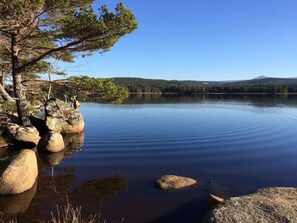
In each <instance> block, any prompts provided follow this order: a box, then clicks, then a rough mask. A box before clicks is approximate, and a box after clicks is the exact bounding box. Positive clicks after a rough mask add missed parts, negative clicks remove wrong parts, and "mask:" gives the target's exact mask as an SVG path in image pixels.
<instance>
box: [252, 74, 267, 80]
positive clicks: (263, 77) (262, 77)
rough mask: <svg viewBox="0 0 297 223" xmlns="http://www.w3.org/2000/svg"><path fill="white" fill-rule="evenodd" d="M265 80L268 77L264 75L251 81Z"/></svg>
mask: <svg viewBox="0 0 297 223" xmlns="http://www.w3.org/2000/svg"><path fill="white" fill-rule="evenodd" d="M265 78H269V77H267V76H265V75H261V76H258V77H255V78H253V80H261V79H265Z"/></svg>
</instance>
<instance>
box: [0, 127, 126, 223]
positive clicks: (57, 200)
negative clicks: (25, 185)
mask: <svg viewBox="0 0 297 223" xmlns="http://www.w3.org/2000/svg"><path fill="white" fill-rule="evenodd" d="M63 137H64V142H65V145H66V148H65V150H63V151H60V152H57V153H36V155H37V160H38V166H39V176H38V179H37V180H36V183H35V184H34V186H33V187H32V188H31V189H30V190H28V191H26V192H24V193H22V194H18V195H13V196H0V220H3V221H4V222H6V221H7V222H8V221H9V220H14V219H17V221H18V222H40V221H41V220H49V219H51V216H50V211H53V210H55V209H56V205H63V204H64V203H65V202H66V200H67V199H66V198H69V200H70V202H71V204H73V205H74V206H81V205H82V206H83V210H84V211H83V215H85V216H88V215H89V214H98V213H99V210H100V208H101V206H102V201H103V199H104V198H105V197H112V196H115V195H116V194H117V193H118V192H119V191H123V190H127V188H128V182H127V181H126V180H125V179H123V178H122V177H121V176H120V175H119V174H117V175H114V176H111V177H106V178H100V179H98V178H97V179H92V180H88V181H85V182H83V183H81V184H79V185H77V184H76V180H77V179H76V174H77V168H76V167H62V166H59V165H60V164H61V163H62V162H63V159H64V158H66V159H67V158H71V157H73V156H74V155H75V152H77V151H80V150H81V147H82V146H83V144H84V133H79V134H68V135H64V136H63ZM1 154H3V156H4V155H5V156H6V155H8V154H10V151H9V150H1ZM76 185H77V186H76ZM93 210H96V212H95V213H94V211H93ZM16 214H17V215H16Z"/></svg>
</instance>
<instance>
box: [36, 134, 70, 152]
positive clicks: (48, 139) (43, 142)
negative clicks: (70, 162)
mask: <svg viewBox="0 0 297 223" xmlns="http://www.w3.org/2000/svg"><path fill="white" fill-rule="evenodd" d="M64 148H65V145H64V141H63V136H62V135H61V134H60V133H58V132H52V131H50V132H48V133H46V134H45V135H43V136H42V137H41V139H40V140H39V143H38V146H37V149H38V151H40V152H59V151H62V150H63V149H64Z"/></svg>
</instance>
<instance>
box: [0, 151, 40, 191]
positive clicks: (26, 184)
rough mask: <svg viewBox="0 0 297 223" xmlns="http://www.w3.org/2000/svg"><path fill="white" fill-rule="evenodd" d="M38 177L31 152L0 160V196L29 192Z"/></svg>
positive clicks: (23, 152) (18, 153)
mask: <svg viewBox="0 0 297 223" xmlns="http://www.w3.org/2000/svg"><path fill="white" fill-rule="evenodd" d="M37 175H38V167H37V159H36V155H35V153H34V152H33V151H32V150H28V149H25V150H22V151H20V152H17V153H15V154H14V155H11V156H7V157H4V158H1V159H0V194H3V195H5V194H19V193H22V192H24V191H26V190H29V189H30V188H31V187H32V186H33V185H34V183H35V180H36V177H37Z"/></svg>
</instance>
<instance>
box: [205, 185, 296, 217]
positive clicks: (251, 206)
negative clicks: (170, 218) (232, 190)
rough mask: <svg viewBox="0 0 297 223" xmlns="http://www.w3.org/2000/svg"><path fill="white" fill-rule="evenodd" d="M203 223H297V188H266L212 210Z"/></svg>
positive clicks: (232, 199) (231, 200) (233, 199)
mask: <svg viewBox="0 0 297 223" xmlns="http://www.w3.org/2000/svg"><path fill="white" fill-rule="evenodd" d="M203 222H204V223H225V222H228V223H232V222H233V223H237V222H244V223H256V222H257V223H272V222H275V223H277V222H292V223H293V222H297V188H285V187H283V188H282V187H275V188H265V189H260V190H258V191H257V192H255V193H252V194H248V195H244V196H240V197H233V198H230V199H227V200H226V201H225V202H224V203H223V204H220V205H218V206H217V207H216V208H214V209H212V210H211V211H210V212H209V213H208V215H207V216H206V217H205V219H204V221H203Z"/></svg>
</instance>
